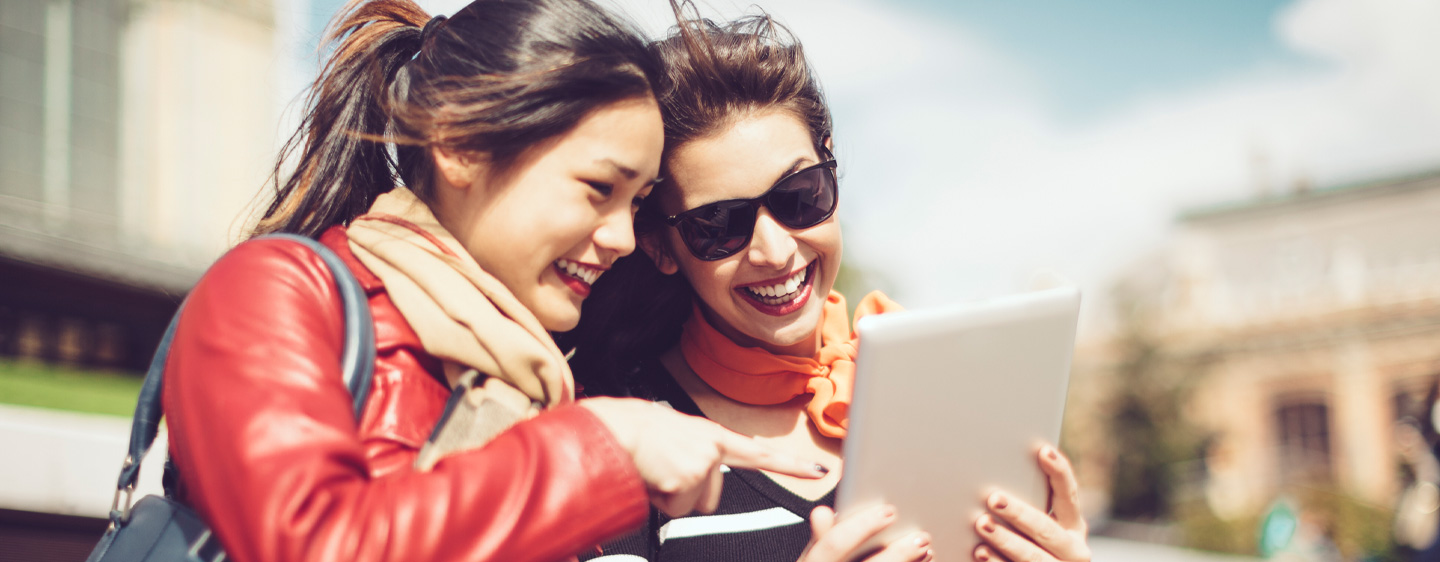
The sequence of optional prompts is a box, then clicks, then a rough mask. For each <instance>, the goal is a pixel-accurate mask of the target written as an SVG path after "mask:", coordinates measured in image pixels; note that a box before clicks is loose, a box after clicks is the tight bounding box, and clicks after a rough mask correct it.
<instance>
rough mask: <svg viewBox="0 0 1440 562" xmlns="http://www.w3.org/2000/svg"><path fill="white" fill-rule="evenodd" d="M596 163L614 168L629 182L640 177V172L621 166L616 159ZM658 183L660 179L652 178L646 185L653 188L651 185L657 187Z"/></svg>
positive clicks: (604, 159)
mask: <svg viewBox="0 0 1440 562" xmlns="http://www.w3.org/2000/svg"><path fill="white" fill-rule="evenodd" d="M595 162H596V163H599V164H604V165H607V166H610V167H611V168H614V169H615V171H616V172H620V175H622V176H625V179H627V180H633V179H635V178H638V177H640V172H637V171H635V168H631V167H629V166H626V165H624V164H621V163H619V162H616V161H615V160H614V159H612V158H601V159H599V160H596V161H595ZM657 183H660V178H659V177H654V178H651V179H650V181H647V182H645V185H646V186H651V185H655V184H657Z"/></svg>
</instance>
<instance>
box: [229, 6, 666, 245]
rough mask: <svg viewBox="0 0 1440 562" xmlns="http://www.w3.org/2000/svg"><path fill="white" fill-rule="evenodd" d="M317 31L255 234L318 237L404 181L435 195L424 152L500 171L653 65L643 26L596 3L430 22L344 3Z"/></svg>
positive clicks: (425, 195)
mask: <svg viewBox="0 0 1440 562" xmlns="http://www.w3.org/2000/svg"><path fill="white" fill-rule="evenodd" d="M325 39H326V41H327V42H328V43H331V44H333V45H334V50H333V53H332V54H331V55H330V58H329V60H328V61H327V62H326V64H325V66H324V68H323V69H322V71H321V73H320V76H319V77H318V78H316V79H315V82H314V83H313V84H312V85H311V89H310V94H309V97H308V98H307V102H306V111H305V115H304V117H303V119H302V121H301V123H300V127H299V129H298V130H297V131H296V132H295V133H294V134H293V135H292V136H291V137H290V140H289V141H287V142H286V143H285V146H284V148H283V149H282V150H281V153H280V157H279V159H278V160H277V162H276V163H275V168H274V170H273V173H272V176H271V184H272V185H273V187H274V189H275V193H274V200H273V201H272V202H271V203H269V205H268V208H267V209H266V211H265V214H264V216H263V218H262V219H261V220H260V222H259V224H258V225H257V226H256V228H255V229H254V233H253V234H257V235H258V234H264V233H269V232H292V233H296V234H301V235H305V236H311V237H315V236H318V235H319V234H320V233H321V232H323V231H324V230H325V229H327V228H329V227H331V226H334V225H339V224H346V223H348V222H349V221H350V220H351V219H353V218H355V217H356V216H359V215H360V214H362V213H364V212H365V211H366V210H367V209H369V207H370V205H371V204H372V203H373V202H374V201H375V198H376V197H377V196H379V195H380V194H382V193H385V192H387V191H389V190H390V189H392V188H393V187H394V186H395V185H397V184H401V183H403V184H404V185H406V186H407V187H409V188H410V189H411V190H413V191H415V193H416V194H417V195H419V196H420V197H421V198H422V199H426V200H430V195H431V189H432V177H433V173H434V171H433V168H434V164H433V161H432V159H431V157H430V151H429V149H430V148H431V147H433V146H445V147H448V148H452V149H456V150H461V151H467V152H472V153H476V154H479V155H483V156H484V157H485V158H486V159H487V160H488V161H489V162H491V164H492V165H494V166H497V167H499V168H502V169H503V168H504V167H506V166H508V165H510V164H512V163H513V162H514V161H515V159H516V158H517V157H518V156H519V155H520V154H521V153H523V152H524V151H525V150H526V149H528V148H530V147H531V146H534V145H535V144H537V143H539V142H540V141H543V140H546V139H548V138H551V137H554V136H556V135H559V134H562V133H565V132H566V131H569V130H570V129H571V128H573V127H574V126H575V124H576V123H578V122H579V121H580V120H581V119H582V118H584V117H585V116H586V115H587V114H589V113H590V112H591V111H593V110H595V109H598V108H599V107H601V106H604V105H606V104H608V103H611V102H615V101H619V100H622V99H627V98H631V97H636V96H646V95H653V92H654V88H655V82H654V80H655V77H656V76H657V73H658V70H657V69H658V63H657V61H656V59H655V58H654V55H653V53H651V52H649V51H648V50H647V49H646V45H645V42H644V40H643V39H641V38H640V35H639V33H638V32H637V31H636V30H635V29H634V28H633V27H632V26H630V25H629V24H628V23H625V22H623V21H621V20H619V19H618V18H616V17H615V16H613V15H611V14H609V13H606V12H605V11H604V10H602V9H601V8H600V7H598V6H596V5H595V4H594V3H592V2H591V1H590V0H476V1H475V2H472V3H470V4H469V5H467V6H466V7H464V8H462V9H461V10H460V11H459V12H456V13H455V15H454V16H452V17H450V18H448V19H446V18H443V17H441V18H435V19H433V20H432V19H431V18H430V17H429V16H428V15H427V14H426V13H425V12H424V10H422V9H420V7H419V6H418V5H416V4H415V3H414V2H413V1H412V0H352V1H351V2H350V3H349V4H347V5H346V7H345V8H344V9H342V10H341V12H340V14H339V15H337V16H336V19H335V20H334V22H333V23H332V24H331V27H330V30H329V31H328V32H327V33H326V37H325ZM392 149H393V151H392ZM292 166H293V170H291V167H292ZM282 178H284V179H282Z"/></svg>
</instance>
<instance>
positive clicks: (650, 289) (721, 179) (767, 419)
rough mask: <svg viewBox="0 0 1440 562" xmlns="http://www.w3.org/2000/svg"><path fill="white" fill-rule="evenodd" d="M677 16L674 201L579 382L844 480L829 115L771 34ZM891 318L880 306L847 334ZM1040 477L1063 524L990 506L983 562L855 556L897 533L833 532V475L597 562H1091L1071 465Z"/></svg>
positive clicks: (634, 265)
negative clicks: (878, 317) (749, 439)
mask: <svg viewBox="0 0 1440 562" xmlns="http://www.w3.org/2000/svg"><path fill="white" fill-rule="evenodd" d="M687 4H688V3H687ZM672 7H673V8H674V10H675V12H676V15H677V16H679V17H680V20H681V22H680V26H679V27H678V28H677V31H676V32H674V33H672V34H671V36H670V37H668V38H667V39H665V40H663V41H660V42H658V43H655V44H654V45H652V48H653V49H654V50H655V51H656V52H657V53H658V54H659V56H660V57H661V59H662V61H663V64H664V69H663V75H662V81H661V87H660V90H659V91H660V107H661V112H662V114H663V115H664V117H665V155H664V161H663V170H664V176H665V183H664V184H663V186H662V188H661V189H660V190H658V191H657V192H656V196H654V197H651V198H648V199H646V201H645V204H644V206H643V207H642V209H641V211H640V213H639V215H638V217H637V221H636V234H637V237H638V238H639V245H640V247H641V248H642V249H643V250H644V252H643V255H641V254H639V253H637V254H636V255H634V256H631V257H628V258H624V259H621V260H619V261H618V262H617V263H616V264H615V268H614V270H613V271H612V272H611V273H609V274H608V275H606V277H605V278H604V279H602V280H600V282H599V283H597V284H596V286H595V294H594V296H592V297H591V298H590V299H589V300H587V301H586V303H585V313H584V315H583V317H582V321H581V324H580V326H579V327H578V328H577V329H576V330H574V331H572V332H571V333H569V334H567V335H566V339H567V340H569V341H571V342H573V343H574V344H576V345H577V348H576V353H575V356H574V359H573V360H572V366H573V368H574V369H575V373H576V377H577V379H579V380H580V381H581V383H582V384H583V385H584V386H585V388H586V391H587V392H588V393H592V394H608V395H612V396H633V397H639V398H645V399H649V400H654V401H656V402H663V403H665V404H668V405H669V406H671V407H673V408H675V409H676V410H678V411H680V412H684V413H688V414H692V415H696V416H706V417H708V418H709V419H712V420H714V421H716V422H719V423H720V424H721V425H723V426H725V427H727V428H731V429H734V430H735V431H737V432H739V433H741V434H745V435H752V436H755V438H756V439H758V440H761V442H763V443H766V444H768V445H771V446H773V447H775V449H777V450H780V451H784V452H787V453H790V454H793V455H797V456H801V457H805V458H818V459H822V460H821V462H822V463H824V464H825V465H826V466H830V467H837V466H840V464H841V456H840V451H841V442H842V440H843V439H844V437H845V435H846V430H847V425H848V406H849V401H850V398H851V392H852V389H853V383H854V376H855V363H854V360H855V353H856V348H857V345H856V343H857V342H856V340H855V335H854V333H853V331H852V330H851V321H850V319H848V318H847V314H848V313H847V310H846V308H847V307H846V304H845V299H844V297H842V296H841V295H840V294H839V293H837V292H836V291H834V290H833V288H832V287H833V285H834V283H835V278H836V275H837V274H838V272H839V270H840V257H841V245H842V244H841V236H840V224H839V222H838V221H837V220H836V218H835V211H836V209H837V207H838V205H839V201H840V200H841V198H840V197H839V182H838V177H837V174H836V168H837V166H838V164H837V162H836V159H835V157H834V155H833V154H832V153H831V150H830V148H831V135H832V130H833V129H832V123H831V117H830V110H829V108H828V107H827V105H826V103H825V98H824V96H823V95H822V93H821V90H820V86H819V83H818V81H817V80H816V79H815V76H814V75H813V74H812V73H811V71H810V67H809V65H808V63H807V62H806V60H805V56H804V54H803V52H802V50H801V47H800V44H799V43H798V42H797V41H795V40H794V38H793V37H791V36H790V35H789V34H788V33H787V32H786V31H785V30H784V28H783V27H781V26H780V25H779V24H778V23H776V22H774V21H773V20H771V19H770V18H769V17H768V16H763V15H762V16H755V17H749V18H743V19H740V20H737V21H734V22H730V23H728V24H724V25H717V24H714V23H712V22H710V21H709V20H701V19H698V18H687V17H685V16H684V14H683V12H682V9H681V7H680V6H679V5H677V3H676V2H674V1H673V0H672ZM896 308H897V305H896V304H895V303H893V302H891V301H890V300H889V299H887V298H885V296H884V295H882V294H880V293H878V292H876V293H871V294H870V295H866V296H865V297H864V298H863V299H861V300H860V301H859V303H858V305H857V307H856V312H855V316H856V318H857V319H858V318H859V317H861V316H864V315H867V314H878V313H883V312H886V311H888V310H894V309H896ZM1035 461H1036V463H1037V465H1038V469H1039V472H1040V473H1041V474H1042V475H1043V476H1044V477H1045V478H1046V479H1047V480H1048V482H1049V484H1050V487H1051V493H1052V497H1053V506H1052V507H1053V511H1052V512H1051V513H1052V514H1053V516H1052V515H1051V514H1047V513H1046V512H1045V511H1043V510H1041V509H1037V508H1036V507H1035V506H1030V505H1027V504H1025V503H1024V502H1022V501H1019V500H1017V499H1014V498H1013V497H1010V496H1007V495H1006V494H1005V493H1004V492H1003V491H997V492H995V493H994V494H992V495H991V496H989V498H988V499H987V500H986V502H985V503H984V504H983V505H982V504H981V503H980V502H976V505H975V506H974V507H975V508H977V509H987V510H988V513H987V514H985V515H981V516H980V518H979V519H978V520H976V521H975V522H974V532H975V533H976V534H977V535H978V536H979V537H980V538H981V539H982V543H983V544H982V545H981V546H979V547H977V548H976V549H975V550H974V551H973V552H941V553H936V552H933V551H932V549H931V544H930V538H929V536H928V535H927V534H925V533H924V532H917V533H912V534H910V535H909V536H905V537H903V538H901V539H897V540H895V541H893V542H891V543H889V544H888V545H886V546H885V547H884V548H882V549H880V550H878V551H876V552H864V551H861V550H860V549H861V548H862V545H864V544H865V543H866V542H867V541H868V540H869V539H870V538H871V537H873V536H875V535H876V534H877V533H879V532H881V531H883V530H884V529H886V528H887V527H888V526H889V525H891V524H892V523H894V521H895V515H896V514H895V513H894V511H893V509H892V508H890V507H888V506H875V507H874V508H871V509H867V510H863V511H861V512H858V513H856V514H853V515H852V516H849V517H847V518H846V519H844V520H841V521H836V519H835V513H834V512H833V511H832V510H831V508H832V506H833V503H834V500H835V486H836V484H837V483H838V481H839V478H840V472H841V471H838V470H836V471H832V472H830V473H829V474H828V475H827V476H825V477H823V478H821V479H807V478H795V477H792V476H790V475H786V474H779V473H774V472H770V473H762V472H759V471H754V470H729V471H727V472H726V474H725V478H724V481H725V488H724V489H725V494H724V495H723V496H721V499H720V504H719V506H718V509H717V511H716V515H714V516H710V517H676V516H674V515H672V514H666V513H659V512H656V513H652V515H651V517H650V519H649V521H648V522H647V524H646V526H645V527H644V528H643V529H642V530H641V531H640V532H639V533H637V534H634V535H631V536H629V537H626V538H624V539H622V540H619V541H616V542H614V543H611V544H607V545H605V547H604V548H603V553H602V554H600V555H599V557H598V558H595V560H596V562H599V561H600V560H614V561H615V562H620V561H622V560H636V559H637V558H638V559H644V560H653V561H665V562H676V561H689V560H746V561H750V562H765V561H773V562H794V561H795V560H797V559H798V560H802V561H804V562H821V561H825V562H829V561H845V560H858V559H862V558H863V559H865V560H868V561H871V562H905V561H921V560H933V559H936V558H937V556H938V557H939V558H940V559H944V560H964V559H973V560H976V561H977V562H990V561H1009V560H1015V561H1019V560H1027V561H1029V560H1034V561H1057V560H1063V561H1070V562H1081V561H1086V560H1089V558H1090V551H1089V547H1088V545H1087V542H1086V524H1085V520H1084V518H1083V517H1082V516H1081V514H1080V511H1079V507H1078V505H1077V503H1076V493H1077V489H1076V482H1075V478H1074V473H1073V471H1072V470H1071V468H1070V464H1069V462H1068V461H1067V460H1066V459H1065V457H1064V455H1061V454H1059V452H1058V451H1057V450H1056V449H1055V448H1054V447H1053V446H1045V447H1043V448H1041V449H1039V450H1037V451H1036V457H1035ZM977 492H978V491H977ZM807 523H808V524H807Z"/></svg>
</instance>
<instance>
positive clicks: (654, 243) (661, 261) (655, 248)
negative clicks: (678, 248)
mask: <svg viewBox="0 0 1440 562" xmlns="http://www.w3.org/2000/svg"><path fill="white" fill-rule="evenodd" d="M663 236H664V235H663V234H660V233H650V234H643V235H641V236H639V238H638V239H637V240H636V242H637V243H639V245H640V251H642V252H645V255H646V256H649V257H650V261H651V262H653V263H654V264H655V269H658V270H660V273H664V274H666V275H674V274H675V272H676V271H680V266H679V264H676V263H675V256H674V255H673V254H671V253H670V247H669V245H668V244H666V243H665V241H664V240H662V239H661V238H662V237H663Z"/></svg>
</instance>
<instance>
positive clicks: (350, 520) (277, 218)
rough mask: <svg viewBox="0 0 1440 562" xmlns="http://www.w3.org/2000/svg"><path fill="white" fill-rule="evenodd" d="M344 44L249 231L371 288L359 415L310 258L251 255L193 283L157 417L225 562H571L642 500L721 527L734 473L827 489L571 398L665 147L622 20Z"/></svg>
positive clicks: (393, 28)
mask: <svg viewBox="0 0 1440 562" xmlns="http://www.w3.org/2000/svg"><path fill="white" fill-rule="evenodd" d="M328 40H329V41H331V42H332V43H333V44H334V49H333V54H332V55H331V56H330V58H329V60H328V62H327V63H326V65H325V67H324V69H323V71H322V72H321V75H320V76H319V78H317V79H316V81H315V83H314V85H313V87H312V90H311V95H310V98H309V100H308V105H307V108H306V113H305V117H304V120H303V122H302V124H301V126H300V128H299V130H298V131H297V132H296V133H295V135H294V136H293V137H292V138H291V140H290V142H289V143H287V145H286V147H285V150H284V151H283V152H282V155H281V158H280V159H279V162H278V163H277V164H276V166H275V183H274V186H275V194H274V200H273V202H272V203H270V204H269V206H268V208H267V209H266V212H265V214H264V217H263V219H262V220H261V221H260V223H259V225H258V227H257V228H256V233H257V234H264V233H272V232H278V233H291V234H298V235H301V236H306V237H311V238H315V239H318V240H319V241H320V243H322V244H324V245H325V246H326V247H327V248H329V249H330V250H333V251H334V253H336V254H337V255H338V256H339V257H340V258H341V261H343V262H344V264H345V265H346V267H347V268H348V269H350V270H351V272H353V273H354V275H355V277H356V278H357V279H358V280H359V281H360V284H361V286H362V287H363V288H364V289H365V292H366V295H367V298H368V305H369V309H370V313H371V316H372V317H373V322H374V332H375V340H376V342H375V343H376V357H375V358H374V378H373V381H372V390H371V392H370V394H369V397H368V400H367V401H366V402H365V404H364V410H363V414H362V415H361V416H360V418H359V419H355V417H354V415H353V414H352V412H351V403H350V396H349V394H348V392H347V389H346V387H345V386H344V384H343V383H342V381H341V376H340V364H339V360H338V357H339V355H340V352H341V346H342V341H343V338H342V323H343V321H342V318H343V316H342V314H341V310H342V308H341V307H342V305H341V302H340V297H339V295H338V294H337V291H336V289H335V288H334V282H333V279H334V277H333V276H332V272H331V270H329V269H327V268H326V267H325V265H324V263H323V262H322V261H321V260H320V259H319V257H318V256H317V255H316V254H314V253H313V252H310V251H309V250H308V249H306V248H305V247H304V246H303V245H301V244H299V243H297V242H294V241H290V240H285V239H281V238H273V237H272V238H263V239H257V240H252V241H249V242H246V243H243V244H240V245H239V246H237V247H236V248H235V249H234V250H232V251H231V252H229V253H228V254H226V255H225V256H224V257H222V258H221V259H220V260H219V261H217V262H216V264H215V265H214V266H213V267H212V268H211V269H210V271H209V272H207V273H206V274H205V276H204V277H203V278H202V279H201V280H200V282H199V283H198V284H197V285H196V286H195V288H194V290H193V291H192V292H191V293H190V295H189V297H188V298H187V301H186V303H185V307H184V312H183V314H182V315H181V317H180V320H179V325H178V331H177V332H176V336H175V339H174V342H173V344H172V346H171V348H170V355H169V358H168V361H167V363H166V369H165V370H166V373H165V379H164V381H165V386H164V389H163V392H164V395H163V399H164V405H165V410H166V416H167V420H168V426H169V429H170V433H169V439H170V452H171V455H172V459H173V461H174V464H175V468H176V470H177V473H178V491H177V496H178V497H179V499H181V500H182V501H184V502H186V503H188V504H189V505H191V506H192V507H194V508H195V510H196V511H197V512H198V513H199V514H200V515H201V516H202V517H203V518H204V519H205V520H206V522H207V523H208V524H209V525H210V526H211V528H212V530H213V531H214V533H215V536H216V537H218V539H219V541H220V543H221V544H222V545H223V547H224V549H225V550H226V552H227V553H228V556H229V558H230V559H233V560H239V561H241V562H264V561H271V562H279V561H324V560H345V561H382V560H503V561H507V562H508V561H527V560H533V561H549V560H560V559H565V558H569V557H571V556H573V555H574V554H576V553H578V552H581V551H583V550H585V549H586V548H590V547H593V546H594V545H595V544H598V543H600V542H602V541H604V540H606V539H607V538H610V537H613V536H616V535H619V534H621V533H623V532H625V531H628V530H630V529H632V528H634V527H635V526H637V525H638V524H639V523H641V522H642V521H643V520H644V518H645V514H646V512H647V503H649V504H654V505H655V506H656V507H657V508H660V509H662V510H663V511H664V512H666V513H670V514H674V515H680V514H684V513H687V512H689V511H691V510H692V509H696V508H698V509H701V510H707V509H714V502H715V501H718V495H719V484H720V478H719V476H718V474H717V473H716V471H714V470H713V468H714V467H715V466H718V465H719V464H721V463H724V464H727V465H731V466H753V467H757V468H761V467H763V468H766V469H769V470H776V471H781V472H785V473H789V474H793V475H795V476H797V477H812V478H814V477H819V476H820V475H821V474H822V473H823V470H824V469H823V468H820V467H819V465H816V464H814V463H813V462H806V463H802V462H798V461H796V460H794V459H791V458H789V457H785V456H782V455H774V454H770V453H769V452H768V449H766V448H764V447H762V446H760V445H758V444H756V443H755V442H754V441H753V440H752V439H749V438H744V437H741V436H738V435H736V434H734V433H731V432H729V431H726V430H724V429H723V428H720V427H719V426H718V425H715V424H713V423H711V422H708V421H705V420H702V419H698V418H692V417H688V416H683V415H680V414H676V413H673V412H669V411H666V410H663V409H658V408H654V407H653V406H652V405H650V404H649V403H648V402H644V401H640V400H624V399H603V398H602V399H588V400H582V401H579V402H577V401H575V400H574V394H573V393H574V381H573V379H572V377H571V374H570V371H569V368H568V367H567V365H566V362H565V359H564V355H563V353H562V352H561V351H560V350H559V349H558V348H557V347H556V345H555V343H554V342H553V341H552V340H551V338H550V335H549V333H550V332H554V331H563V330H568V329H570V328H573V327H574V326H575V324H576V323H577V321H578V317H579V313H580V305H581V302H582V301H583V300H584V299H585V297H586V295H587V294H588V293H589V290H590V286H591V284H592V283H593V282H594V281H595V280H596V278H597V277H599V276H600V275H601V274H602V273H604V272H605V270H606V269H608V268H609V266H610V265H611V264H613V263H614V262H615V260H617V259H619V258H620V257H622V256H624V255H626V254H629V253H630V252H631V251H632V250H633V249H634V245H635V240H634V234H633V231H632V226H631V223H632V219H633V216H634V213H635V210H636V208H637V207H638V206H639V204H640V203H641V202H642V200H643V198H644V197H645V196H646V195H647V194H648V193H649V191H650V190H651V188H652V186H653V184H654V183H655V182H656V179H657V174H658V170H659V159H660V152H661V148H662V145H663V132H662V129H661V120H660V112H659V109H658V106H657V103H656V101H655V97H654V94H653V87H654V79H655V76H656V72H657V63H656V61H655V60H654V59H653V55H652V54H651V53H649V52H648V51H647V50H646V46H645V44H644V42H643V41H642V40H641V39H640V38H639V37H638V36H637V35H636V34H635V33H634V32H633V31H632V30H631V29H630V28H629V27H628V26H626V25H624V24H623V23H621V22H620V21H619V20H618V19H616V18H615V17H613V16H611V15H609V14H607V13H606V12H604V11H603V10H601V9H600V8H598V7H596V6H595V5H594V4H592V3H590V2H589V1H588V0H477V1H475V2H473V3H471V4H470V5H468V6H466V7H465V8H463V9H461V10H460V11H459V12H457V13H456V14H455V15H453V16H451V17H449V18H448V19H447V18H445V17H437V18H434V19H431V18H429V17H428V16H427V15H426V14H425V13H424V12H423V11H422V10H420V9H419V7H418V6H416V5H415V4H414V3H413V2H411V1H410V0H368V1H362V0H356V1H353V2H351V3H350V4H349V5H348V6H347V7H346V8H345V9H344V10H343V11H342V13H341V14H340V15H339V16H337V18H336V20H335V24H334V25H333V27H332V29H331V31H330V32H329V35H328ZM647 500H648V502H647Z"/></svg>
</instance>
